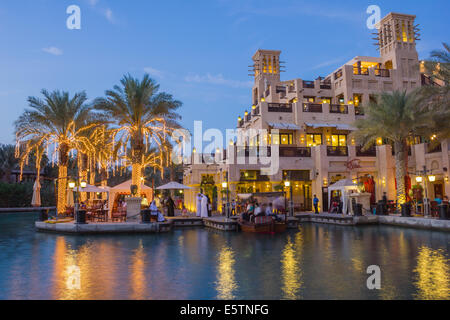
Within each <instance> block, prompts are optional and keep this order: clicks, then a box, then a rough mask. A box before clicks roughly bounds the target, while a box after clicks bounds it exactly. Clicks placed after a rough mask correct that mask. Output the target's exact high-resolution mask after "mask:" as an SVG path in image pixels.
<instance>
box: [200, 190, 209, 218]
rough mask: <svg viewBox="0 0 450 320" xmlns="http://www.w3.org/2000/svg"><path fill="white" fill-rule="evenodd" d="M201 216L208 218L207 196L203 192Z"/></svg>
mask: <svg viewBox="0 0 450 320" xmlns="http://www.w3.org/2000/svg"><path fill="white" fill-rule="evenodd" d="M201 207H202V215H201V217H202V218H208V197H207V196H205V195H204V194H203V195H202V206H201Z"/></svg>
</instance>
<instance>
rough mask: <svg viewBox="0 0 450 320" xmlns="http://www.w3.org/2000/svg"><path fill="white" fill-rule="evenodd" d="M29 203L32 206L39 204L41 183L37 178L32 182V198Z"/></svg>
mask: <svg viewBox="0 0 450 320" xmlns="http://www.w3.org/2000/svg"><path fill="white" fill-rule="evenodd" d="M31 205H32V206H33V207H40V206H41V184H40V182H39V180H38V179H36V181H35V182H34V186H33V198H32V199H31Z"/></svg>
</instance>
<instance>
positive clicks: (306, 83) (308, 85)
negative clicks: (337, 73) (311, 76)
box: [303, 80, 315, 89]
mask: <svg viewBox="0 0 450 320" xmlns="http://www.w3.org/2000/svg"><path fill="white" fill-rule="evenodd" d="M314 87H315V86H314V81H306V80H304V81H303V88H308V89H314Z"/></svg>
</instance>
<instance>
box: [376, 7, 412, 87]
mask: <svg viewBox="0 0 450 320" xmlns="http://www.w3.org/2000/svg"><path fill="white" fill-rule="evenodd" d="M415 19H416V16H414V15H408V14H400V13H389V14H388V15H387V16H385V17H384V18H383V19H382V20H381V21H380V22H379V24H378V25H377V29H378V32H377V33H375V35H377V37H376V38H374V40H376V41H377V43H376V44H375V45H376V46H377V47H378V50H379V51H380V56H381V59H382V63H383V67H384V68H385V69H389V70H392V69H393V70H397V72H395V73H393V76H394V77H395V79H393V80H394V81H393V82H394V84H396V85H394V88H393V89H397V90H410V89H413V88H415V87H417V86H419V85H420V71H419V56H418V53H417V50H416V41H418V40H420V38H419V37H420V34H419V28H418V26H419V25H414V21H415Z"/></svg>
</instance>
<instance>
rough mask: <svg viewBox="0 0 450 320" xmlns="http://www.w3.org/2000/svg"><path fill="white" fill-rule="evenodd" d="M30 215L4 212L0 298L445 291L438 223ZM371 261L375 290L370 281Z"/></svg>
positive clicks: (435, 295)
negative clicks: (233, 229)
mask: <svg viewBox="0 0 450 320" xmlns="http://www.w3.org/2000/svg"><path fill="white" fill-rule="evenodd" d="M34 220H36V215H34V214H0V299H450V275H449V271H450V265H449V253H448V252H449V245H450V234H449V233H444V232H429V231H421V230H413V229H402V228H394V227H387V226H370V227H363V228H361V227H359V228H353V227H342V226H333V225H318V224H305V225H302V226H301V227H299V229H298V230H292V231H290V232H288V233H286V234H282V235H274V236H271V235H252V234H243V233H221V232H216V231H211V230H207V229H188V230H175V231H174V232H172V233H168V234H151V235H116V236H76V237H75V236H61V235H55V234H45V233H37V232H35V231H34ZM373 264H375V265H379V266H380V268H381V272H382V282H381V290H372V291H371V290H368V289H367V287H366V280H367V277H368V275H367V274H366V269H367V267H368V266H369V265H373ZM73 266H76V267H79V270H80V274H81V279H80V288H79V289H76V288H73V286H70V281H68V280H70V277H71V272H72V271H71V270H73Z"/></svg>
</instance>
